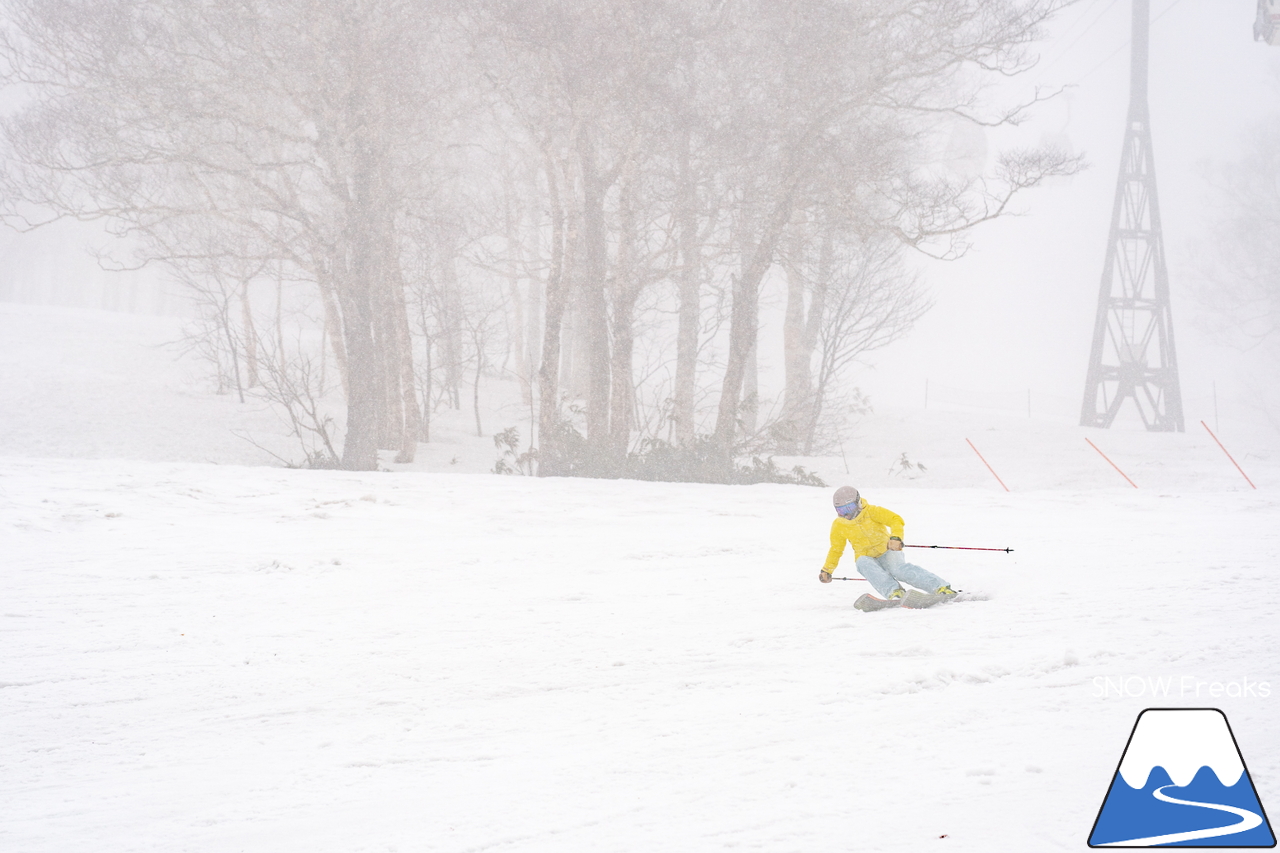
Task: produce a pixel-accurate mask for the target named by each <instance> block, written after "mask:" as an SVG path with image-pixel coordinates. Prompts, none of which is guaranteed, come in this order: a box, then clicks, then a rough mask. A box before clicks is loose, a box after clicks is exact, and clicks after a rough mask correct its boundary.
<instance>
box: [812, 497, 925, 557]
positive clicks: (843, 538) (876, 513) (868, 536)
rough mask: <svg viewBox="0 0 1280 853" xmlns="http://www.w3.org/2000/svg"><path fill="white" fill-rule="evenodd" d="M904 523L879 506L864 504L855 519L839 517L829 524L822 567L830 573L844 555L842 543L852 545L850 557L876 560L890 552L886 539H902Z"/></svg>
mask: <svg viewBox="0 0 1280 853" xmlns="http://www.w3.org/2000/svg"><path fill="white" fill-rule="evenodd" d="M904 526H905V524H904V523H903V521H902V516H900V515H898V514H897V513H896V512H893V511H892V510H887V509H885V508H884V507H882V506H872V505H871V504H869V503H866V502H865V501H864V502H863V504H862V512H860V513H858V515H857V517H856V518H853V519H848V518H839V517H837V518H836V520H835V521H833V522H831V550H830V551H829V552H827V562H826V564H825V565H824V566H823V568H824V569H826V570H827V571H831V570H832V569H834V568H835V567H836V564H837V563H839V562H840V555H841V554H843V553H844V544H845V543H846V542H848V543H849V544H850V545H852V546H853V558H854V559H855V560H856V559H857V558H859V557H879V556H880V555H881V554H883V553H884V552H885V551H888V550H889V537H890V536H897V537H898V538H899V539H901V538H902V529H903V527H904Z"/></svg>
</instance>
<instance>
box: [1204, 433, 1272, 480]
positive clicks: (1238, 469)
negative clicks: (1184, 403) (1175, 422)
mask: <svg viewBox="0 0 1280 853" xmlns="http://www.w3.org/2000/svg"><path fill="white" fill-rule="evenodd" d="M1200 426H1202V427H1204V428H1205V431H1206V432H1208V433H1209V435H1211V436H1213V440H1214V441H1217V442H1218V446H1219V447H1222V442H1221V441H1218V437H1217V436H1216V435H1213V430H1211V429H1209V425H1208V424H1207V423H1205V422H1204V421H1201V422H1200ZM1222 452H1223V453H1226V454H1227V458H1228V459H1230V460H1231V464H1232V465H1234V466H1236V470H1237V471H1239V472H1240V476H1241V477H1244V481H1245V482H1246V483H1248V484H1249V485H1250V486H1253V480H1250V479H1249V475H1248V474H1246V473H1245V472H1244V469H1243V468H1241V467H1240V463H1239V462H1237V461H1236V460H1235V457H1234V456H1232V455H1231V454H1230V453H1227V449H1226V448H1225V447H1222ZM1253 487H1254V488H1255V489H1256V488H1258V487H1257V486H1253Z"/></svg>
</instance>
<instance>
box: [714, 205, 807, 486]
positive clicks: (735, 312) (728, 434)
mask: <svg viewBox="0 0 1280 853" xmlns="http://www.w3.org/2000/svg"><path fill="white" fill-rule="evenodd" d="M793 189H794V188H793ZM791 197H792V191H789V192H787V193H786V195H785V196H784V197H783V198H782V199H780V200H779V201H778V202H776V204H775V206H774V209H773V211H772V214H771V215H770V217H769V219H768V221H767V222H766V223H765V226H764V229H763V230H762V231H761V233H760V239H759V241H758V242H757V243H756V246H755V249H754V250H753V251H752V253H751V255H750V257H749V259H748V261H747V263H746V264H745V265H744V266H743V268H742V275H741V277H739V278H738V279H737V280H736V281H735V282H734V288H733V306H732V307H731V308H730V311H729V359H728V363H727V364H726V365H725V371H724V381H723V383H722V384H721V387H720V406H719V409H718V411H717V412H716V428H715V433H714V436H715V442H716V444H717V445H718V447H719V449H720V452H721V454H722V455H723V456H724V457H726V460H727V457H728V456H729V455H730V454H732V452H733V444H734V439H735V437H736V435H737V428H738V412H739V408H740V404H741V399H740V395H741V394H742V386H743V380H744V379H745V377H746V373H747V366H748V359H749V358H750V356H751V349H752V347H754V346H755V343H756V336H757V335H756V333H757V331H758V326H759V322H760V283H761V282H762V281H763V280H764V276H765V273H766V272H768V271H769V267H770V266H771V265H772V264H773V258H774V255H775V253H776V252H777V248H778V242H779V240H780V239H781V238H782V231H783V229H784V228H786V225H787V220H788V219H790V217H791ZM722 461H725V460H722Z"/></svg>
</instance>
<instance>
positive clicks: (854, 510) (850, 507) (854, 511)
mask: <svg viewBox="0 0 1280 853" xmlns="http://www.w3.org/2000/svg"><path fill="white" fill-rule="evenodd" d="M861 511H862V500H861V499H859V500H856V501H854V502H853V503H849V504H845V505H844V506H838V507H836V515H838V516H840V517H841V518H856V517H857V516H858V513H859V512H861Z"/></svg>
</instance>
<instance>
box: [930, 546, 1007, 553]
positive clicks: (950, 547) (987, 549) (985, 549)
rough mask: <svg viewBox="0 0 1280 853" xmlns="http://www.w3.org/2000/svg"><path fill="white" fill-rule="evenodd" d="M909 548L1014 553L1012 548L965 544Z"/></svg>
mask: <svg viewBox="0 0 1280 853" xmlns="http://www.w3.org/2000/svg"><path fill="white" fill-rule="evenodd" d="M905 547H907V548H946V549H947V550H948V551H1004V552H1005V553H1006V554H1011V553H1013V549H1012V548H968V547H965V546H964V545H907V546H905Z"/></svg>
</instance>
